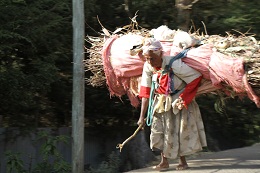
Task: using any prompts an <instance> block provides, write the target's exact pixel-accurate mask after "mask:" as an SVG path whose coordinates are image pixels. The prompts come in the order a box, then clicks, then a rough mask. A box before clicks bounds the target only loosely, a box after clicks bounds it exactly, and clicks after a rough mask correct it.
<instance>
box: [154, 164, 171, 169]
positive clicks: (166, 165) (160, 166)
mask: <svg viewBox="0 0 260 173" xmlns="http://www.w3.org/2000/svg"><path fill="white" fill-rule="evenodd" d="M153 169H154V170H156V171H165V170H167V169H169V164H163V163H160V164H159V165H156V166H154V167H153Z"/></svg>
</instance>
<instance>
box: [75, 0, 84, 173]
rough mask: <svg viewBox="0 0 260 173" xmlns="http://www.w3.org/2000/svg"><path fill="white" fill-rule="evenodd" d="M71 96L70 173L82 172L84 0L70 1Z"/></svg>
mask: <svg viewBox="0 0 260 173" xmlns="http://www.w3.org/2000/svg"><path fill="white" fill-rule="evenodd" d="M72 6H73V7H72V10H73V11H72V13H73V19H72V25H73V92H72V94H73V96H72V173H83V172H84V110H85V77H84V73H85V71H84V64H83V60H84V40H85V25H84V23H85V21H84V18H85V17H84V0H72Z"/></svg>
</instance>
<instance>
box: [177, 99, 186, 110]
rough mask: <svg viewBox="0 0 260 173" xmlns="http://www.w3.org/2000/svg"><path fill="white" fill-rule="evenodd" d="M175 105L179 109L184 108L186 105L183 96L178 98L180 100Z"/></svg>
mask: <svg viewBox="0 0 260 173" xmlns="http://www.w3.org/2000/svg"><path fill="white" fill-rule="evenodd" d="M175 107H177V108H178V109H179V110H182V108H183V107H184V102H183V100H182V98H181V97H180V98H178V101H177V102H176V105H175Z"/></svg>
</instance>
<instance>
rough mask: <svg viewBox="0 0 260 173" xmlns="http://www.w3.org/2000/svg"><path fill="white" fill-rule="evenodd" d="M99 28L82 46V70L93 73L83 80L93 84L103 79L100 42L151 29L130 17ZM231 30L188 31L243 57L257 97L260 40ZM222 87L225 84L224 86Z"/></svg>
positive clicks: (101, 84) (226, 52)
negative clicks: (84, 56) (221, 32)
mask: <svg viewBox="0 0 260 173" xmlns="http://www.w3.org/2000/svg"><path fill="white" fill-rule="evenodd" d="M101 26H102V25H101ZM102 31H103V32H102V33H100V35H99V36H87V37H86V41H87V42H88V43H89V44H90V46H88V47H86V52H87V53H88V58H87V59H86V60H85V67H86V71H90V72H92V74H93V75H92V76H90V77H89V78H87V79H86V82H87V84H89V85H92V86H93V87H104V86H106V80H107V79H106V76H105V73H104V64H103V63H104V62H103V58H102V49H103V46H104V43H105V42H106V41H107V40H108V39H109V38H111V37H112V36H113V35H117V36H118V37H121V36H123V35H126V34H129V33H134V34H137V35H140V36H142V37H144V38H145V37H149V36H150V34H151V30H149V29H145V28H142V27H140V26H138V24H137V22H136V20H134V19H132V22H131V23H130V25H127V26H124V27H122V28H118V29H116V30H115V31H113V32H111V31H108V30H107V29H105V27H103V26H102ZM233 31H235V30H233ZM235 33H236V35H234V34H231V33H229V32H227V34H226V35H225V36H220V35H208V34H207V32H206V29H205V33H199V31H195V32H193V33H189V34H190V35H192V36H193V37H194V38H196V40H199V41H200V44H212V45H214V49H216V51H218V52H220V53H222V54H224V55H227V56H230V57H232V58H243V61H244V70H245V73H246V76H247V81H248V84H249V85H250V87H251V88H252V90H253V92H254V93H255V94H256V95H257V96H260V82H259V80H260V68H259V65H260V45H259V44H260V42H259V41H257V40H256V39H255V37H254V35H253V34H249V33H248V32H247V33H240V32H238V31H235ZM133 50H134V51H135V50H137V51H138V47H137V48H135V49H134V48H133ZM129 51H130V52H129V54H131V50H129ZM224 86H225V84H224ZM226 86H227V87H228V85H226ZM257 99H258V98H257ZM258 100H259V99H258ZM254 101H255V100H254ZM255 102H257V101H255Z"/></svg>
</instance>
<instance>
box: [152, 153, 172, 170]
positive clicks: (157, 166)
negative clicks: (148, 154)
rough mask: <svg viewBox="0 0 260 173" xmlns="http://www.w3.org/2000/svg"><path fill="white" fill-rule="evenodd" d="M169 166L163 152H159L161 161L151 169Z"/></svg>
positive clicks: (164, 168) (162, 168)
mask: <svg viewBox="0 0 260 173" xmlns="http://www.w3.org/2000/svg"><path fill="white" fill-rule="evenodd" d="M168 168H169V163H168V160H167V158H166V157H164V154H163V153H161V162H160V163H159V164H158V165H156V166H154V167H153V169H154V170H157V171H162V170H167V169H168Z"/></svg>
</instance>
